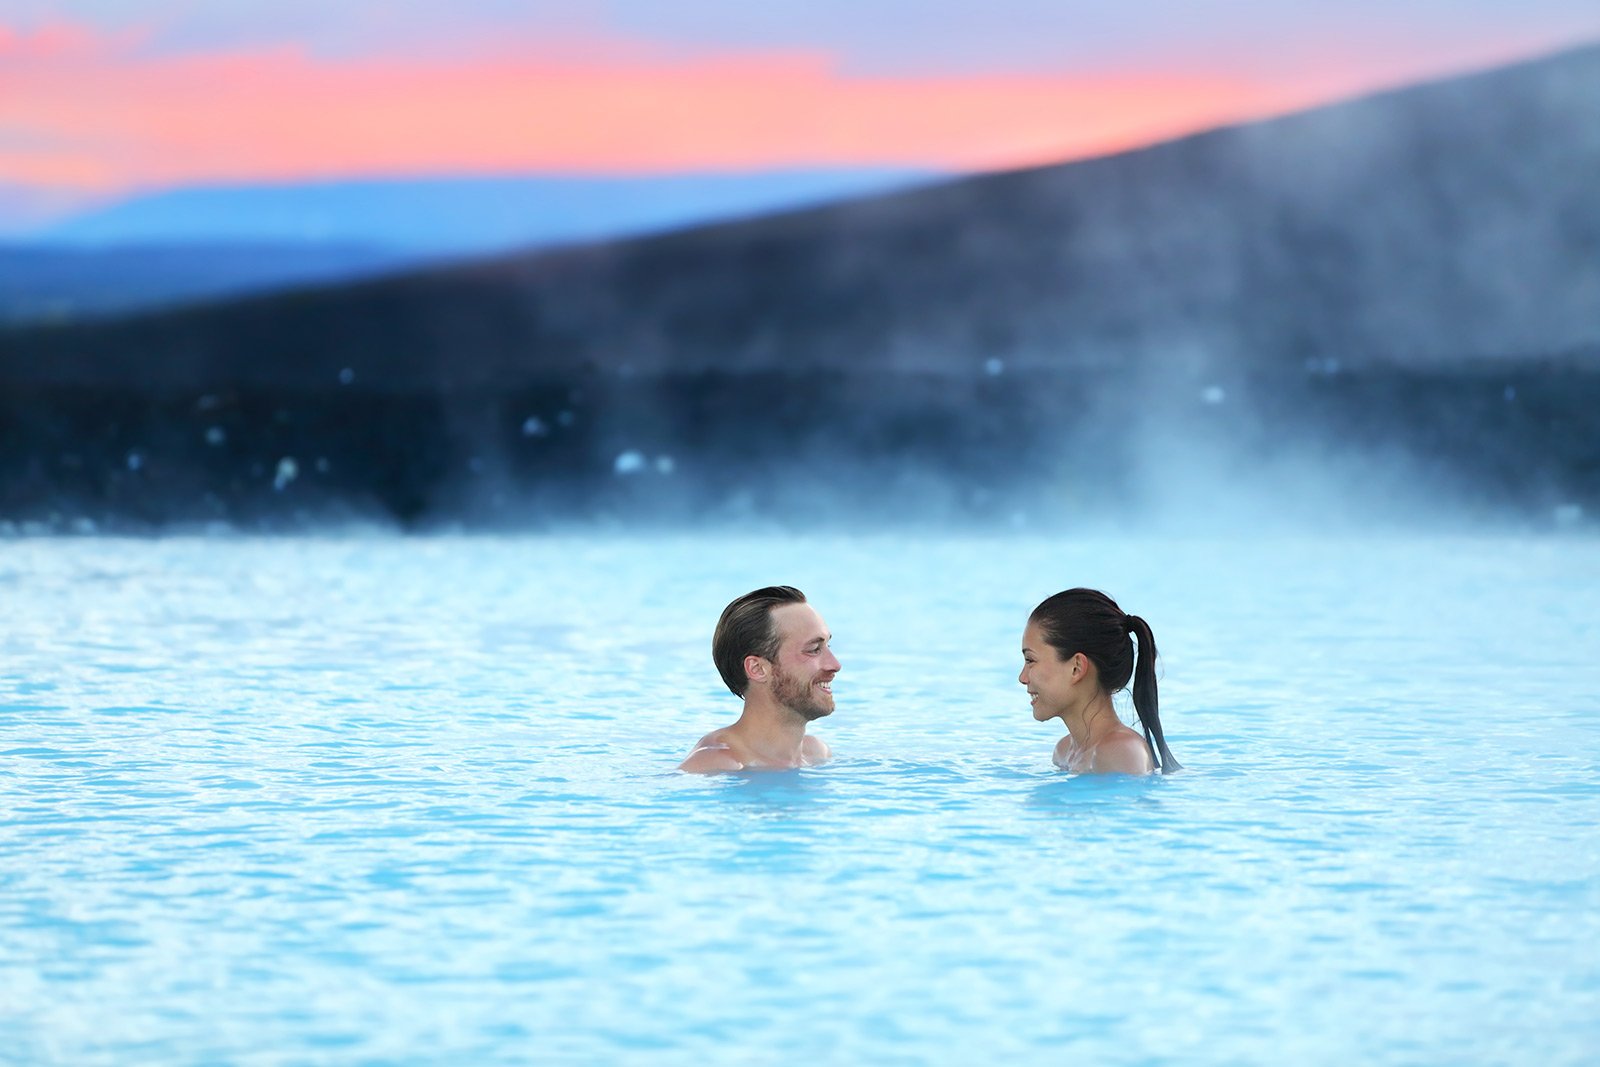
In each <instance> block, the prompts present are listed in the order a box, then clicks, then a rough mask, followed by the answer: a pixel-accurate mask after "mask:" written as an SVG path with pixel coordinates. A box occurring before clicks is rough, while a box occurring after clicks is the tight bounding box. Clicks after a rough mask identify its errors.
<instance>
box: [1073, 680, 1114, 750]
mask: <svg viewBox="0 0 1600 1067" xmlns="http://www.w3.org/2000/svg"><path fill="white" fill-rule="evenodd" d="M1061 719H1062V721H1063V722H1065V723H1066V724H1067V733H1068V734H1070V735H1071V737H1072V743H1073V745H1074V746H1076V747H1077V748H1078V750H1079V751H1084V750H1087V749H1089V748H1092V747H1093V746H1094V745H1095V744H1096V743H1097V742H1099V741H1100V740H1101V739H1102V738H1104V737H1106V736H1107V735H1108V734H1113V733H1115V732H1116V731H1117V729H1118V727H1120V726H1121V725H1122V720H1121V719H1119V718H1117V709H1116V706H1115V705H1113V704H1112V703H1111V694H1110V693H1107V692H1104V691H1102V692H1100V693H1097V694H1096V695H1095V696H1094V697H1092V698H1091V699H1090V700H1089V702H1088V703H1086V704H1084V705H1082V706H1081V707H1077V708H1069V709H1067V713H1066V714H1065V715H1063V716H1061Z"/></svg>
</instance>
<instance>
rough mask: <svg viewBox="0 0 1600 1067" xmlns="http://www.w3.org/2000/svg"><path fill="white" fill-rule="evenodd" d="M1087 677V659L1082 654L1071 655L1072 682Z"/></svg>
mask: <svg viewBox="0 0 1600 1067" xmlns="http://www.w3.org/2000/svg"><path fill="white" fill-rule="evenodd" d="M1088 675H1089V657H1088V656H1085V655H1084V654H1083V653H1082V652H1074V653H1073V654H1072V680H1073V681H1074V682H1076V681H1078V680H1079V679H1081V678H1086V677H1088Z"/></svg>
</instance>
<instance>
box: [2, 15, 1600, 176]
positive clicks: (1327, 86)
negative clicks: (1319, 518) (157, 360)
mask: <svg viewBox="0 0 1600 1067" xmlns="http://www.w3.org/2000/svg"><path fill="white" fill-rule="evenodd" d="M997 2H998V3H1000V5H1001V6H1000V9H997V10H995V11H990V12H988V13H987V14H984V15H982V16H981V17H980V16H979V15H978V14H975V13H974V12H976V10H977V9H970V8H960V9H957V8H953V7H952V8H949V9H943V16H948V17H940V18H937V19H934V18H933V15H934V14H937V13H938V11H937V10H935V9H938V5H937V4H936V3H935V4H934V5H933V7H932V8H930V9H928V10H927V11H925V10H924V5H888V6H887V7H884V6H880V7H878V8H872V9H871V10H870V11H866V12H864V13H863V14H862V15H861V17H859V18H847V17H846V15H848V14H850V12H852V11H854V8H853V7H850V6H849V5H844V4H842V3H839V2H836V0H819V3H818V5H816V6H813V7H808V8H807V10H806V12H805V13H804V15H803V16H800V15H796V16H795V17H794V18H792V19H790V18H784V19H779V18H777V17H776V16H774V15H772V14H771V13H770V12H768V13H760V12H754V11H752V10H750V9H748V8H746V7H737V8H736V7H734V6H731V5H730V4H729V2H728V0H694V2H692V3H688V4H687V5H686V6H681V7H678V8H674V12H675V14H674V15H673V17H672V18H671V19H668V18H667V17H666V16H665V15H663V14H662V13H661V12H662V9H661V8H660V6H659V5H650V4H643V3H640V2H635V0H627V2H619V3H616V4H612V5H608V6H607V7H605V8H603V9H602V8H599V7H597V6H596V5H594V4H593V3H590V2H588V0H560V2H559V3H552V4H541V5H530V6H529V7H528V8H526V9H524V8H521V7H518V8H515V9H512V8H509V7H507V6H506V5H504V4H501V3H498V2H497V0H460V3H458V4H455V5H452V6H450V7H448V8H447V7H445V6H444V5H429V4H422V5H419V6H418V7H416V8H411V7H407V8H406V9H404V10H403V11H400V10H398V9H395V8H394V7H393V6H392V5H383V6H378V5H373V4H369V3H365V2H363V0H351V3H349V4H340V5H336V6H335V7H333V8H330V7H329V6H328V5H325V4H314V3H311V2H310V0H280V3H278V4H276V5H270V6H269V5H265V4H259V5H255V4H239V5H234V4H229V5H187V6H185V5H177V6H175V5H172V4H165V5H164V4H162V3H160V2H159V0H152V4H151V5H148V6H144V5H142V6H141V8H140V10H141V11H146V12H148V14H146V15H144V16H142V17H144V18H145V19H147V21H146V22H142V23H141V22H135V21H130V19H132V18H133V17H134V16H132V15H131V14H130V10H131V9H130V8H129V7H127V6H126V5H123V4H120V3H111V2H110V0H65V3H64V4H59V5H58V4H56V3H43V2H42V0H18V6H17V7H16V8H15V10H16V11H17V12H21V14H15V15H14V16H13V18H14V21H13V22H12V23H11V24H9V25H6V24H0V185H6V184H9V185H11V186H13V187H18V188H23V187H26V188H49V189H75V190H79V191H82V192H84V193H86V194H95V195H100V196H108V195H116V194H119V193H122V192H128V191H134V190H145V189H154V188H161V187H167V186H174V185H182V184H192V183H214V182H260V181H274V180H281V181H292V180H301V179H314V178H338V177H355V176H362V177H373V176H386V175H393V176H404V175H417V174H465V173H471V174H494V173H529V172H544V173H566V174H600V173H604V174H630V173H635V174H636V173H666V172H679V171H697V170H723V171H726V170H759V169H768V168H794V167H839V166H844V167H850V166H907V167H916V168H932V169H948V170H959V169H985V168H995V167H1006V166H1016V165H1026V164H1032V163H1044V162H1053V161H1057V160H1061V159H1067V158H1074V157H1081V156H1086V155H1092V154H1097V153H1103V152H1108V151H1114V150H1117V149H1121V148H1127V147H1132V146H1136V145H1139V144H1143V143H1147V142H1149V141H1151V140H1155V139H1159V138H1162V137H1167V136H1173V135H1177V134H1181V133H1185V132H1189V131H1192V130H1196V129H1199V128H1203V127H1207V126H1211V125H1215V124H1218V123H1223V122H1230V121H1238V120H1244V119H1249V118H1254V117H1258V116H1262V115H1266V114H1271V113H1275V112H1281V111H1287V110H1292V109H1294V108H1298V107H1303V106H1309V105H1311V104H1315V103H1321V102H1324V101H1327V100H1331V99H1334V98H1337V97H1339V96H1344V95H1350V94H1352V93H1355V92H1360V91H1365V90H1368V89H1372V88H1378V87H1385V86H1388V85H1396V84H1401V83H1402V82H1404V81H1407V80H1412V79H1414V78H1415V77H1419V76H1423V75H1427V74H1439V73H1444V72H1445V71H1446V69H1447V68H1448V67H1449V64H1450V62H1455V63H1457V64H1458V69H1459V66H1470V65H1473V64H1486V63H1488V62H1491V61H1500V60H1502V59H1506V58H1511V57H1510V56H1509V55H1506V54H1505V52H1506V50H1507V49H1510V48H1512V47H1513V46H1514V45H1516V46H1521V45H1526V46H1527V47H1528V48H1530V49H1531V48H1532V47H1533V45H1534V44H1535V43H1536V39H1537V40H1543V39H1544V38H1540V37H1538V34H1545V35H1546V37H1548V36H1549V35H1550V34H1553V33H1556V32H1557V31H1558V30H1561V29H1562V28H1563V27H1565V28H1566V29H1570V25H1571V23H1572V19H1573V18H1574V17H1575V16H1573V15H1572V14H1571V12H1570V11H1568V7H1569V6H1570V5H1567V4H1566V2H1565V0H1540V10H1542V11H1544V19H1545V21H1544V22H1542V23H1541V22H1539V20H1538V18H1536V17H1535V14H1536V13H1533V14H1526V17H1524V15H1518V19H1519V20H1520V22H1519V23H1518V24H1519V25H1525V26H1527V27H1534V29H1528V30H1526V31H1516V30H1514V29H1507V28H1506V27H1504V26H1501V27H1499V28H1498V29H1495V28H1494V27H1491V26H1490V25H1489V23H1488V22H1486V21H1484V20H1485V19H1486V18H1487V16H1486V15H1485V14H1484V13H1483V12H1482V11H1478V12H1477V14H1476V15H1475V16H1473V17H1474V18H1477V20H1478V21H1476V22H1475V21H1473V18H1468V17H1467V16H1466V15H1462V16H1461V17H1459V18H1456V17H1452V18H1449V19H1444V20H1442V25H1441V26H1440V27H1438V29H1439V31H1440V32H1438V33H1430V34H1427V35H1419V34H1416V33H1415V32H1414V31H1415V29H1416V27H1414V26H1411V27H1408V25H1407V24H1405V23H1404V20H1399V22H1398V23H1396V18H1397V16H1395V17H1391V13H1389V12H1388V9H1387V8H1385V9H1384V11H1385V13H1384V15H1383V17H1384V19H1387V20H1388V22H1386V23H1385V25H1388V24H1390V23H1395V24H1397V25H1400V27H1401V29H1400V31H1393V32H1390V33H1389V35H1388V36H1379V35H1376V34H1375V33H1374V32H1373V31H1372V30H1371V29H1370V27H1369V26H1368V23H1369V22H1370V18H1369V16H1370V17H1371V18H1375V17H1376V15H1375V14H1374V12H1376V10H1377V9H1376V7H1374V4H1373V3H1368V2H1367V0H1361V3H1357V4H1356V7H1355V8H1354V9H1352V11H1351V13H1350V14H1349V15H1348V16H1347V17H1348V18H1349V19H1350V20H1351V21H1350V22H1349V25H1350V26H1351V27H1357V28H1356V29H1351V30H1349V31H1348V33H1347V35H1346V36H1340V35H1339V34H1338V33H1336V32H1334V31H1333V30H1332V29H1331V28H1330V27H1329V26H1328V25H1326V23H1327V22H1328V20H1329V19H1330V18H1332V16H1331V15H1330V14H1329V13H1328V12H1326V11H1323V12H1321V13H1320V14H1318V15H1317V16H1316V17H1317V18H1318V19H1320V20H1321V21H1320V22H1315V23H1311V22H1307V26H1309V29H1306V30H1305V31H1304V32H1302V33H1300V34H1299V36H1296V35H1295V34H1294V33H1292V32H1291V30H1292V25H1293V23H1292V20H1291V19H1290V18H1289V16H1288V15H1287V14H1285V13H1284V11H1283V9H1282V8H1281V5H1279V6H1272V5H1269V4H1265V3H1264V0H1263V2H1262V3H1257V2H1256V0H1233V2H1232V3H1231V5H1225V6H1227V7H1228V10H1229V11H1230V12H1231V13H1232V14H1231V16H1230V18H1231V19H1232V22H1231V24H1230V22H1229V20H1228V19H1224V18H1221V17H1220V16H1219V18H1218V19H1216V20H1212V21H1211V22H1207V21H1206V20H1203V19H1199V16H1198V15H1197V14H1196V13H1195V10H1194V9H1193V8H1192V6H1187V5H1182V4H1176V3H1173V2H1172V0H1135V2H1133V4H1132V7H1131V8H1129V9H1127V10H1126V11H1124V10H1123V9H1118V10H1117V11H1116V12H1112V11H1110V9H1098V8H1097V9H1095V10H1093V11H1089V10H1084V11H1078V10H1076V8H1074V9H1073V10H1072V11H1070V12H1065V13H1063V12H1062V11H1060V10H1058V7H1059V5H1050V4H1046V3H1044V2H1043V0H997ZM1363 5H1365V6H1363ZM1069 7H1071V5H1069ZM58 8H59V9H60V10H62V11H65V12H67V13H68V15H69V16H70V18H67V19H63V18H61V17H57V16H56V15H54V14H50V15H48V16H47V15H45V14H43V12H45V10H46V9H50V10H51V11H52V12H53V11H55V10H56V9H58ZM847 8H848V10H847ZM891 11H899V12H900V13H901V14H902V15H906V16H907V17H909V16H910V15H911V14H918V17H919V18H920V19H922V21H925V22H928V25H927V26H925V27H923V28H922V29H919V30H917V31H916V32H909V30H910V27H911V23H910V22H906V21H904V20H901V22H902V23H903V24H897V23H896V21H895V20H892V19H889V18H888V17H887V15H886V12H891ZM30 15H31V18H32V21H22V20H24V19H27V18H29V17H30ZM1247 15H1248V16H1249V17H1250V18H1251V19H1254V20H1256V23H1259V24H1260V25H1261V26H1265V27H1266V28H1267V29H1266V30H1263V31H1262V32H1269V31H1270V32H1269V36H1270V37H1271V38H1272V39H1271V41H1270V43H1263V42H1262V41H1260V40H1257V39H1255V38H1253V37H1251V36H1250V35H1249V34H1248V33H1245V32H1242V31H1241V30H1240V29H1239V25H1241V24H1243V21H1242V20H1244V19H1245V16H1247ZM872 16H876V20H874V18H873V17H872ZM1307 18H1309V16H1307ZM1363 19H1365V20H1367V21H1362V20H1363ZM1561 19H1566V20H1567V21H1566V22H1562V21H1560V20H1561ZM607 20H610V21H607ZM929 20H931V21H929ZM1263 20H1265V21H1263ZM1436 21H1439V20H1437V19H1436ZM1597 21H1600V19H1597ZM1230 25H1232V29H1230V28H1229V26H1230ZM1540 27H1542V28H1540ZM1491 30H1493V32H1490V31H1491ZM902 31H906V32H902ZM1313 31H1314V32H1313ZM1536 31H1537V32H1536ZM1517 32H1525V33H1528V34H1532V35H1533V36H1528V37H1526V38H1522V37H1518V36H1517ZM1563 32H1565V31H1564V30H1563ZM785 33H788V34H790V35H791V36H790V38H789V40H790V41H791V42H793V43H782V38H783V35H784V34H785ZM1407 33H1411V34H1412V37H1411V38H1407V36H1406V34H1407ZM1413 39H1414V40H1413ZM1447 39H1448V41H1450V42H1451V44H1450V47H1449V49H1448V50H1446V51H1445V52H1440V53H1438V54H1435V53H1432V52H1429V51H1428V50H1427V49H1426V48H1423V47H1421V44H1422V43H1423V42H1431V43H1433V44H1435V45H1437V44H1438V43H1439V42H1440V41H1443V40H1447ZM1196 41H1199V42H1200V43H1199V44H1196ZM1408 41H1411V42H1412V43H1407V42H1408ZM966 42H971V44H970V48H968V50H967V51H965V52H963V51H962V47H963V45H964V44H965V43H966ZM1508 42H1509V43H1508ZM1413 44H1416V45H1417V47H1415V48H1413ZM1008 50H1009V54H1010V55H1011V57H1012V61H1011V62H1009V63H1008V62H1007V61H1006V57H1005V55H1004V54H1001V53H1006V52H1007V51H1008ZM1052 55H1054V56H1056V57H1057V61H1056V62H1055V63H1054V64H1053V65H1052V63H1051V62H1050V61H1049V60H1050V57H1051V56H1052ZM941 56H943V57H946V59H947V60H948V62H941V61H939V59H938V57H941ZM1246 57H1248V59H1249V61H1246ZM1353 57H1355V58H1353ZM1452 57H1453V59H1452Z"/></svg>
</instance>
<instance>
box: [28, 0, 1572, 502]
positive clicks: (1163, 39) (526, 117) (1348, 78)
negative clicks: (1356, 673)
mask: <svg viewBox="0 0 1600 1067" xmlns="http://www.w3.org/2000/svg"><path fill="white" fill-rule="evenodd" d="M1597 178H1600V9H1596V7H1595V5H1594V4H1593V3H1592V2H1581V3H1580V2H1566V0H1533V2H1529V3H1520V4H1516V5H1512V4H1507V3H1501V2H1460V0H1456V2H1451V3H1444V2H1423V3H1413V4H1407V5H1405V6H1404V7H1403V9H1396V8H1395V7H1394V5H1391V4H1379V3H1376V2H1368V0H1356V2H1344V3H1339V4H1333V3H1301V4H1294V5H1283V4H1273V3H1267V2H1265V0H1232V2H1227V3H1222V4H1212V5H1205V7H1204V8H1203V9H1200V8H1196V7H1195V6H1194V5H1190V4H1182V3H1178V2H1176V0H1142V2H1135V3H1129V4H1124V5H1119V6H1118V7H1117V8H1116V9H1115V10H1114V11H1113V10H1110V9H1107V8H1106V7H1105V6H1104V5H1098V4H1079V3H1059V2H1057V3H1042V2H1035V0H998V2H996V3H994V4H990V5H985V6H984V8H983V9H982V10H981V11H979V10H978V9H976V8H974V7H972V6H971V5H960V4H940V3H932V4H930V3H927V2H921V3H916V4H912V3H900V2H884V3H871V4H865V5H863V4H860V3H851V4H844V3H836V2H831V0H823V2H818V3H813V4H809V5H806V6H805V9H804V10H803V11H786V10H776V9H775V10H770V11H769V10H761V9H757V8H754V7H752V6H750V5H746V4H738V3H734V2H732V0H699V2H686V3H680V4H674V5H659V4H647V3H634V2H620V3H609V4H599V3H593V2H589V0H557V2H552V3H541V4H532V5H525V4H509V3H502V2H496V0H465V2H455V3H452V4H449V5H444V4H421V5H408V6H407V7H405V8H404V9H399V8H396V7H395V6H394V5H391V4H384V5H380V4H376V3H368V2H364V0H353V2H349V3H343V4H339V5H332V6H330V5H325V4H312V3H309V2H303V0H291V2H282V0H279V2H274V3H272V4H267V3H257V2H253V0H239V2H233V3H162V2H147V3H141V4H138V5H133V4H127V3H122V2H118V0H67V2H51V3H35V2H31V0H9V2H8V3H6V4H5V6H4V10H3V12H0V241H3V243H0V524H3V526H0V529H6V530H11V531H18V530H22V531H60V530H66V531H78V532H94V531H100V530H107V529H166V528H172V527H176V526H185V525H192V524H220V525H222V526H225V527H229V528H269V529H270V528H304V527H306V526H308V525H316V524H321V523H326V522H337V521H345V520H360V521H378V522H381V523H386V524H388V523H393V524H398V525H401V526H404V527H406V528H428V527H430V526H437V525H455V524H467V525H469V526H491V527H492V526H516V527H526V526H530V525H531V526H540V525H548V524H552V523H558V522H566V521H569V520H574V519H576V520H583V521H589V520H595V519H600V520H603V521H607V522H616V523H622V524H632V523H700V522H704V521H706V520H708V519H712V520H729V521H750V520H760V521H767V522H775V523H778V524H792V523H795V522H801V523H813V522H837V523H843V524H851V523H858V522H872V523H889V524H897V523H904V522H922V521H927V520H930V519H931V520H937V521H940V522H951V523H971V524H977V525H994V524H998V525H1002V526H1006V527H1027V526H1033V525H1039V524H1045V523H1053V522H1059V521H1076V522H1085V521H1090V520H1099V519H1110V520H1113V521H1123V520H1126V521H1131V522H1137V523H1154V524H1160V523H1171V524H1176V525H1180V526H1186V527H1187V526H1193V525H1202V526H1217V525H1224V526H1226V525H1235V524H1245V525H1251V526H1254V525H1259V524H1262V523H1272V522H1279V521H1282V522H1288V523H1306V522H1309V523H1313V524H1317V525H1323V524H1327V523H1330V522H1356V523H1366V522H1370V521H1400V522H1412V521H1418V520H1433V519H1438V518H1441V517H1442V518H1446V519H1449V520H1451V521H1454V520H1456V519H1459V518H1470V519H1474V520H1479V521H1482V520H1489V521H1493V522H1509V523H1513V524H1518V525H1523V526H1527V525H1531V526H1534V527H1540V528H1544V527H1576V526H1585V525H1588V524H1589V523H1590V521H1591V520H1592V517H1593V516H1594V514H1595V513H1596V511H1597V509H1600V433H1597V432H1596V430H1597V428H1600V427H1597V423H1596V419H1595V416H1594V414H1593V413H1594V412H1595V411H1596V410H1597V407H1600V192H1597V191H1596V190H1597V188H1600V181H1597Z"/></svg>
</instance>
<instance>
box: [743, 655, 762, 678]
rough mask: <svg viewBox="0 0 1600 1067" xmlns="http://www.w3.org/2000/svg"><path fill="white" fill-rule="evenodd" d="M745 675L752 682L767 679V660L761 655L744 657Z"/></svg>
mask: <svg viewBox="0 0 1600 1067" xmlns="http://www.w3.org/2000/svg"><path fill="white" fill-rule="evenodd" d="M744 676H745V677H746V678H748V679H750V680H751V681H752V682H764V681H766V680H767V661H766V660H764V659H762V658H761V657H760V656H756V655H749V656H746V657H745V658H744Z"/></svg>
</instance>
